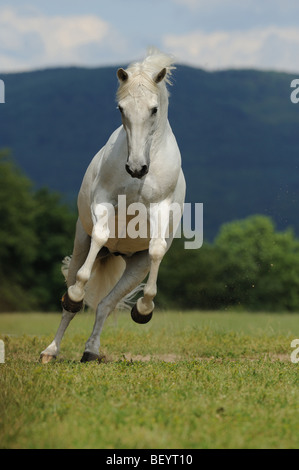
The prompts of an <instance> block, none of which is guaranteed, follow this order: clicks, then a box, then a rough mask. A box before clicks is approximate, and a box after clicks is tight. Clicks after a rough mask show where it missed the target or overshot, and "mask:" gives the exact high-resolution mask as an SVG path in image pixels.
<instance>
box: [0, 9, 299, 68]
mask: <svg viewBox="0 0 299 470" xmlns="http://www.w3.org/2000/svg"><path fill="white" fill-rule="evenodd" d="M149 45H154V46H156V47H158V48H159V49H162V50H163V51H165V52H170V53H172V54H174V56H175V57H176V58H177V61H178V62H180V63H185V64H189V65H193V66H196V67H201V68H205V69H208V70H218V69H226V68H244V67H246V68H247V67H250V68H257V69H267V70H269V69H272V70H282V71H288V72H295V73H296V72H299V1H298V0H283V1H282V0H51V1H50V0H28V1H21V0H13V1H9V0H7V1H6V0H0V72H2V73H3V72H12V71H23V70H31V69H39V68H45V67H53V66H67V65H83V66H91V67H98V66H101V65H117V64H125V63H127V62H130V61H133V60H134V61H135V60H137V59H140V58H142V57H144V54H145V50H146V48H147V46H149Z"/></svg>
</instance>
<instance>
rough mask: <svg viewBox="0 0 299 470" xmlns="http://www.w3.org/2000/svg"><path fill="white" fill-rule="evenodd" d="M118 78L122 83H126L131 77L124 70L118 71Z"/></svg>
mask: <svg viewBox="0 0 299 470" xmlns="http://www.w3.org/2000/svg"><path fill="white" fill-rule="evenodd" d="M117 77H118V79H119V81H120V82H125V81H127V80H128V78H129V75H128V74H127V72H126V71H125V70H124V69H118V71H117Z"/></svg>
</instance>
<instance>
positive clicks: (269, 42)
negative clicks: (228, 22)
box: [163, 26, 299, 72]
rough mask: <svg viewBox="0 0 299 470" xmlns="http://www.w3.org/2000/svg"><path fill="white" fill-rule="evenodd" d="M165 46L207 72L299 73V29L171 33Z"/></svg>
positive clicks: (164, 41)
mask: <svg viewBox="0 0 299 470" xmlns="http://www.w3.org/2000/svg"><path fill="white" fill-rule="evenodd" d="M163 43H164V47H165V48H167V49H168V50H171V51H172V52H173V54H174V55H175V56H176V57H177V59H178V61H179V62H183V63H185V64H192V65H196V66H199V67H203V68H206V69H211V70H213V69H225V68H229V67H232V68H248V67H252V68H260V69H273V70H285V71H290V72H296V71H299V61H298V49H299V30H298V29H297V28H286V27H285V28H283V27H277V26H272V27H271V26H269V27H266V28H260V29H258V28H256V29H251V30H247V31H214V32H211V33H206V32H203V31H194V32H191V33H188V34H183V35H173V34H169V35H167V36H164V38H163Z"/></svg>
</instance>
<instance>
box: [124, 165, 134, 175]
mask: <svg viewBox="0 0 299 470" xmlns="http://www.w3.org/2000/svg"><path fill="white" fill-rule="evenodd" d="M126 171H127V172H128V173H129V175H131V176H133V172H132V170H131V168H130V166H129V165H128V164H127V163H126Z"/></svg>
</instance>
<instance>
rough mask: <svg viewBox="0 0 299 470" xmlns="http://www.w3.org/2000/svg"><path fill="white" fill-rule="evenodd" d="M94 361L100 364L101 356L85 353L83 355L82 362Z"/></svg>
mask: <svg viewBox="0 0 299 470" xmlns="http://www.w3.org/2000/svg"><path fill="white" fill-rule="evenodd" d="M92 361H98V362H100V356H99V355H98V354H94V353H91V352H88V351H85V352H84V353H83V356H82V358H81V361H80V362H92Z"/></svg>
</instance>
